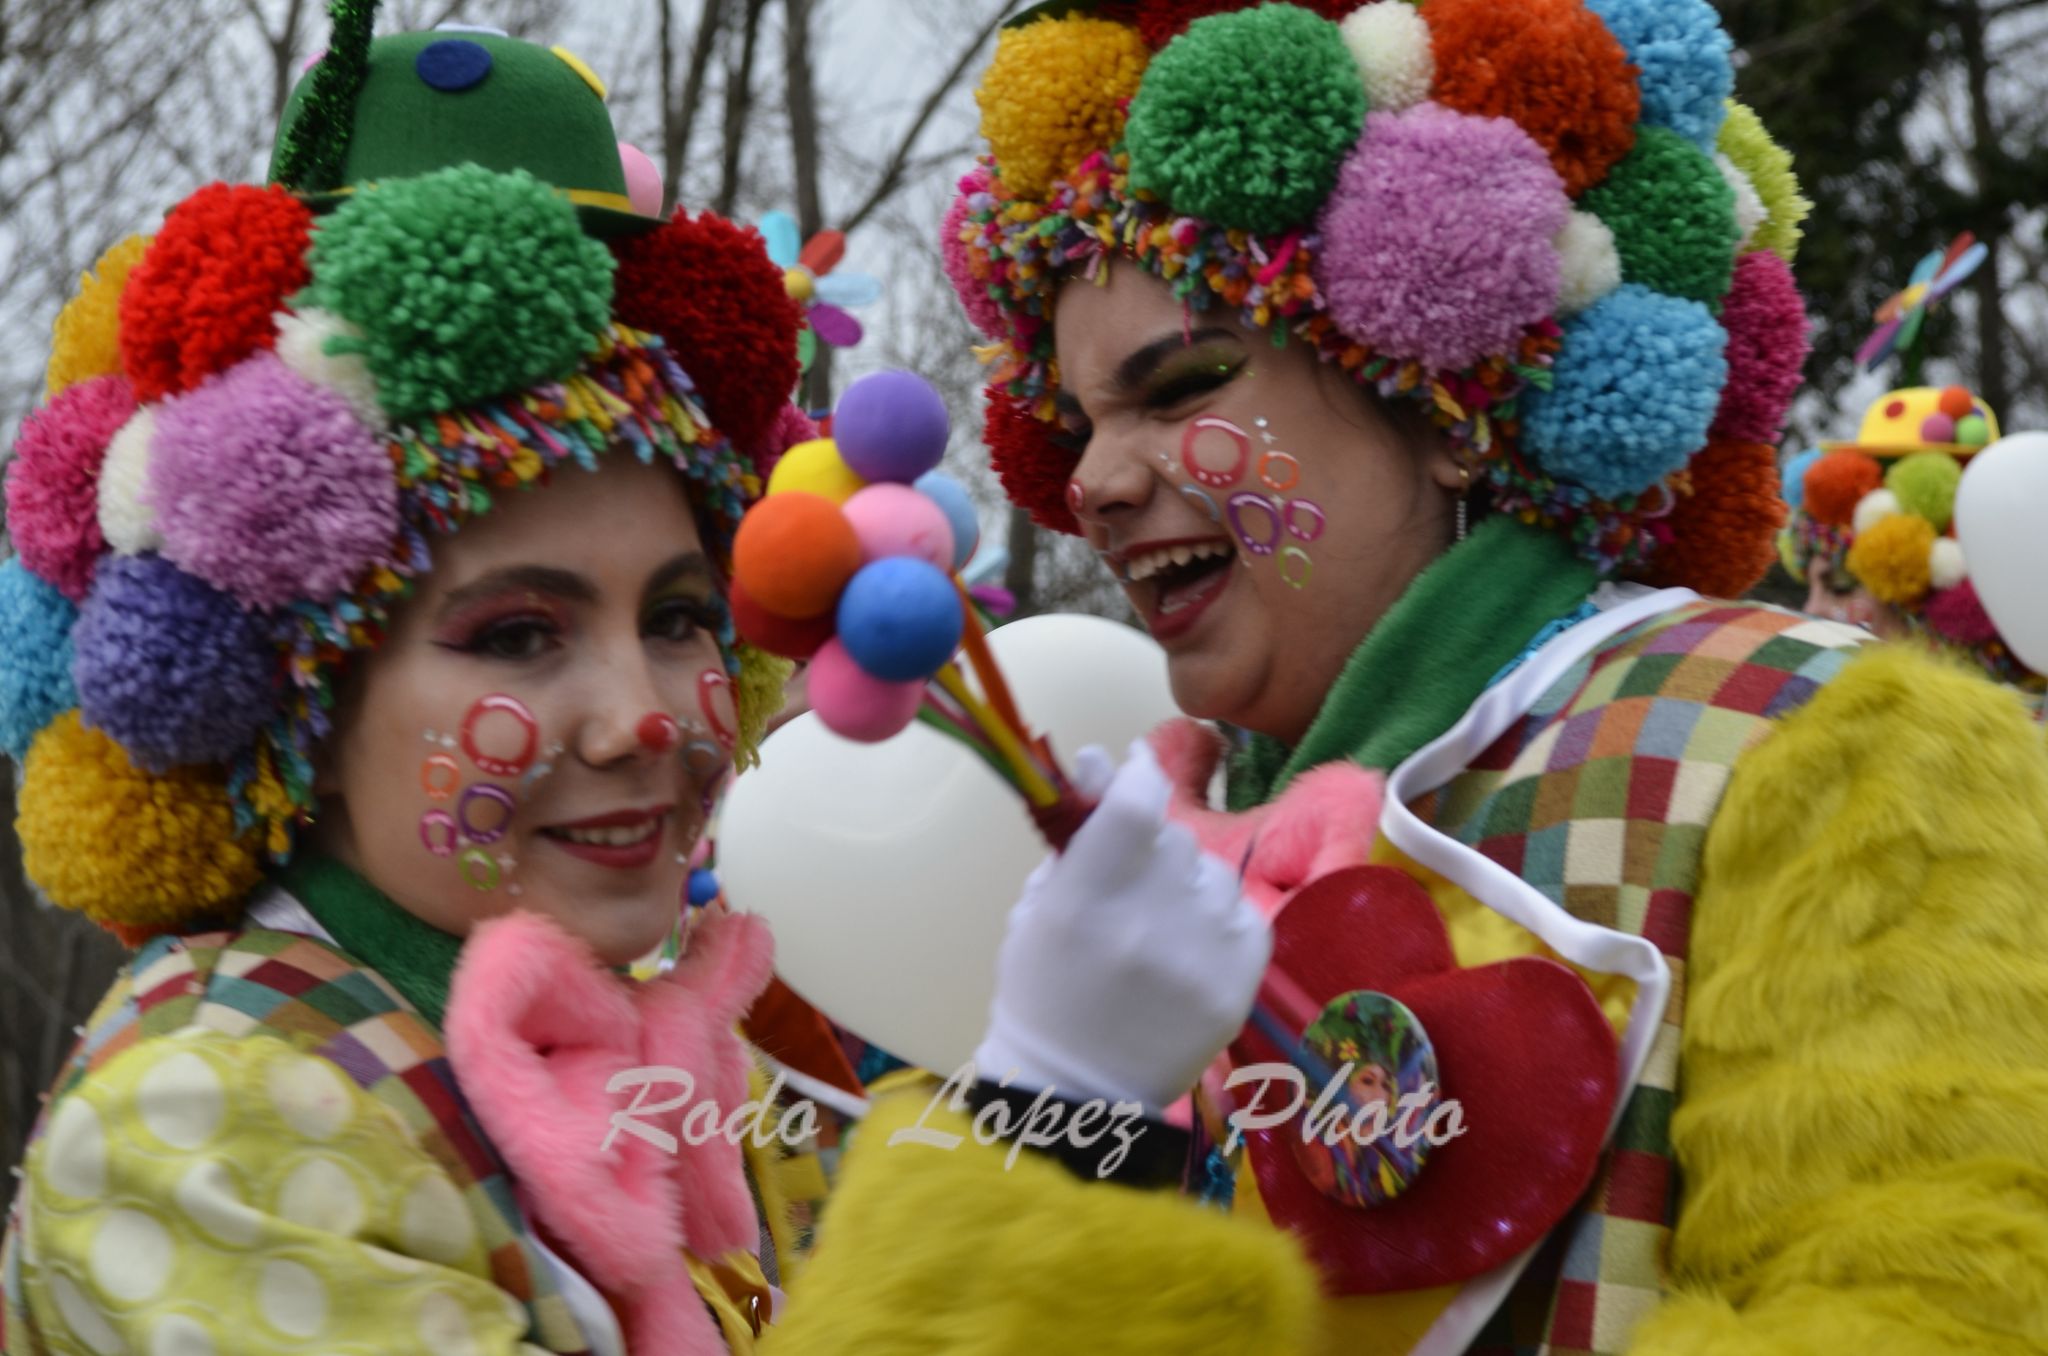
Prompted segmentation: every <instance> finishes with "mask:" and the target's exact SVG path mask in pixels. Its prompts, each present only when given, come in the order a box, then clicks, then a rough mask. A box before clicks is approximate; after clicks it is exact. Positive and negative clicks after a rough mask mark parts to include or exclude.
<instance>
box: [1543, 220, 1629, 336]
mask: <svg viewBox="0 0 2048 1356" xmlns="http://www.w3.org/2000/svg"><path fill="white" fill-rule="evenodd" d="M1557 255H1558V286H1557V313H1558V314H1559V315H1576V314H1577V313H1578V312H1580V311H1583V310H1585V309H1586V308H1587V307H1588V306H1591V305H1592V304H1593V303H1594V302H1596V301H1598V300H1600V298H1602V297H1604V296H1606V295H1607V294H1608V293H1609V292H1612V291H1613V290H1614V289H1615V288H1617V287H1619V286H1621V253H1620V252H1619V251H1618V250H1616V249H1615V248H1614V232H1612V231H1610V230H1608V229H1607V223H1606V222H1604V221H1602V220H1600V218H1598V217H1596V216H1594V215H1593V214H1592V213H1591V212H1574V213H1572V214H1571V218H1570V219H1569V220H1568V221H1566V222H1565V224H1564V229H1563V230H1561V231H1559V232H1558V233H1557Z"/></svg>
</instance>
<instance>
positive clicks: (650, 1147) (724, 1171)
mask: <svg viewBox="0 0 2048 1356" xmlns="http://www.w3.org/2000/svg"><path fill="white" fill-rule="evenodd" d="M773 963H774V943H773V941H772V940H771V938H770V937H769V934H768V927H767V925H766V924H765V923H763V922H762V921H761V920H760V919H759V918H756V917H753V916H751V915H747V914H727V913H724V912H722V911H711V912H707V913H706V914H704V915H702V916H700V917H699V918H698V920H697V923H696V928H695V931H694V932H693V933H692V934H691V937H690V946H689V951H688V954H686V955H685V956H684V957H683V959H682V961H681V963H680V964H678V965H677V966H676V968H675V969H674V970H673V971H671V972H670V973H669V974H667V975H665V976H663V977H662V978H660V979H657V980H654V981H652V982H651V983H647V984H636V983H633V982H631V981H628V980H623V979H621V978H619V977H618V976H616V975H614V974H612V973H610V972H609V971H607V970H606V969H605V968H604V966H603V965H602V963H601V962H599V960H598V959H597V957H596V956H595V955H594V954H593V953H592V952H591V951H590V949H589V948H588V947H587V946H585V945H584V943H583V942H582V941H580V940H578V939H577V938H575V937H573V936H571V935H570V934H569V933H568V932H566V931H565V930H563V929H562V928H561V927H560V926H559V925H558V924H556V923H554V922H553V921H551V920H549V919H546V918H542V917H540V916H538V915H535V914H530V913H511V914H507V915H505V916H504V917H501V918H496V919H492V920H491V921H490V922H487V923H484V924H481V925H480V926H478V927H477V928H476V930H475V931H474V932H473V933H471V935H470V937H469V940H468V942H467V943H466V944H465V945H464V946H463V949H462V957H461V960H460V961H459V962H458V963H457V965H456V968H455V977H454V982H453V986H452V988H451V990H450V994H449V1001H448V1015H447V1024H446V1025H447V1042H448V1057H449V1060H450V1062H451V1063H452V1064H453V1065H454V1067H455V1071H456V1076H457V1078H458V1079H459V1081H460V1083H461V1085H462V1091H463V1095H464V1096H465V1097H467V1098H468V1100H469V1104H470V1106H471V1107H472V1108H474V1109H475V1112H476V1115H477V1119H478V1120H479V1121H481V1122H482V1124H483V1127H484V1130H485V1132H486V1133H488V1134H489V1135H490V1137H491V1139H492V1140H493V1141H494V1142H495V1143H496V1144H497V1146H498V1149H499V1152H500V1153H502V1154H503V1155H504V1158H505V1162H506V1164H507V1166H508V1167H510V1169H511V1171H512V1175H513V1177H514V1179H515V1180H516V1181H517V1182H518V1184H519V1189H520V1193H521V1196H522V1198H523V1201H524V1204H525V1205H526V1208H527V1209H528V1210H529V1211H530V1212H531V1213H532V1215H533V1216H534V1217H535V1219H536V1220H537V1221H538V1222H539V1224H540V1226H541V1227H542V1229H543V1230H545V1231H546V1233H547V1235H548V1236H549V1237H550V1238H551V1239H553V1240H555V1241H557V1242H559V1243H560V1244H562V1245H563V1246H564V1247H565V1248H566V1249H567V1251H568V1252H569V1254H570V1256H571V1258H572V1260H573V1261H574V1262H575V1264H576V1265H577V1267H578V1268H579V1269H580V1270H582V1271H583V1273H584V1274H585V1275H586V1276H588V1277H589V1278H590V1279H591V1280H592V1281H594V1282H595V1283H596V1284H597V1285H598V1287H599V1288H600V1289H601V1290H603V1291H604V1292H605V1294H606V1296H607V1298H609V1299H610V1300H611V1301H612V1304H613V1307H614V1308H615V1309H617V1310H618V1311H619V1313H620V1316H621V1318H622V1320H623V1322H624V1325H625V1329H626V1337H627V1348H628V1350H630V1351H633V1352H635V1353H663V1354H664V1356H700V1354H701V1356H713V1353H723V1352H724V1351H725V1343H724V1340H723V1339H722V1338H721V1336H720V1335H719V1332H718V1327H717V1324H716V1323H715V1322H714V1321H713V1319H712V1317H711V1315H710V1313H709V1312H708V1311H707V1310H706V1309H705V1307H704V1305H703V1304H702V1303H701V1302H700V1301H699V1300H698V1298H697V1293H696V1290H695V1289H694V1288H693V1287H692V1285H691V1283H690V1274H689V1270H688V1268H687V1266H686V1265H685V1262H684V1258H683V1254H684V1251H685V1249H687V1250H688V1251H689V1252H690V1253H691V1254H692V1255H694V1256H696V1257H697V1258H699V1259H700V1260H703V1261H716V1260H717V1259H718V1258H720V1257H721V1256H724V1255H726V1254H729V1253H731V1252H733V1251H735V1250H744V1251H747V1252H753V1251H754V1250H755V1249H756V1248H757V1247H758V1244H759V1238H760V1235H759V1226H758V1222H757V1220H756V1219H755V1215H754V1206H753V1199H752V1196H751V1195H750V1193H749V1192H748V1190H747V1182H746V1169H745V1165H744V1163H743V1162H742V1159H741V1150H740V1147H739V1145H738V1144H736V1143H728V1142H727V1140H726V1137H725V1136H724V1135H723V1134H717V1135H712V1136H710V1137H709V1138H707V1139H705V1141H704V1142H703V1143H700V1144H693V1143H690V1142H689V1141H688V1140H687V1139H685V1140H682V1141H680V1142H679V1143H678V1145H677V1149H676V1152H675V1153H674V1154H670V1153H667V1152H665V1151H664V1150H663V1149H661V1148H660V1147H658V1146H656V1145H654V1144H651V1143H649V1142H647V1141H646V1140H643V1139H641V1138H638V1137H636V1136H634V1135H632V1134H626V1133H621V1134H617V1135H615V1136H613V1138H612V1143H611V1145H610V1147H609V1148H606V1147H605V1140H606V1136H607V1135H608V1134H610V1133H611V1115H612V1113H613V1112H614V1111H616V1110H622V1109H624V1107H625V1106H626V1105H627V1098H626V1097H625V1096H624V1095H623V1094H621V1093H613V1092H607V1091H606V1086H605V1085H606V1083H607V1082H608V1081H609V1080H610V1079H611V1078H612V1077H613V1076H614V1075H615V1074H618V1073H620V1072H622V1071H624V1070H627V1069H633V1068H641V1067H647V1066H654V1065H663V1066H669V1067H672V1068H676V1069H681V1070H685V1071H687V1072H688V1073H689V1074H690V1075H691V1077H692V1078H693V1079H694V1080H695V1086H694V1088H693V1089H692V1090H691V1094H690V1105H693V1106H694V1105H695V1104H697V1103H699V1102H705V1101H708V1102H711V1103H712V1104H714V1105H715V1106H716V1107H718V1108H719V1114H720V1117H721V1119H722V1118H723V1116H725V1115H727V1114H730V1113H731V1111H732V1110H733V1109H734V1108H736V1107H738V1106H739V1105H740V1104H741V1103H743V1102H744V1101H745V1100H746V1099H747V1095H748V1094H747V1075H748V1071H749V1067H750V1062H749V1057H748V1054H747V1051H746V1047H745V1045H744V1043H743V1042H742V1041H741V1039H740V1037H739V1036H738V1034H737V1033H736V1031H735V1030H734V1024H735V1023H736V1022H737V1021H738V1020H739V1018H740V1017H741V1015H742V1014H744V1013H745V1012H746V1010H747V1009H748V1007H750V1006H751V1005H752V1003H753V1001H754V999H755V997H756V996H758V995H759V994H760V992H761V990H762V988H763V987H764V986H765V985H766V984H767V982H768V977H769V972H770V970H771V968H772V966H773ZM656 1104H658V1102H652V1101H651V1102H650V1105H656ZM683 1114H684V1113H682V1112H678V1113H677V1120H678V1121H679V1120H680V1119H681V1117H682V1115H683ZM663 1124H664V1125H665V1126H673V1125H674V1124H676V1122H675V1121H669V1120H668V1119H667V1118H666V1117H664V1118H663Z"/></svg>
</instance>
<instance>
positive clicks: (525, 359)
mask: <svg viewBox="0 0 2048 1356" xmlns="http://www.w3.org/2000/svg"><path fill="white" fill-rule="evenodd" d="M308 258H309V260H310V262H311V264H312V268H313V281H312V283H311V285H310V286H308V287H307V288H306V290H305V291H304V292H303V293H301V294H300V296H299V297H298V298H296V299H295V303H294V304H295V305H297V306H299V307H300V308H302V309H303V307H305V306H317V307H320V308H321V309H323V310H327V311H331V312H333V313H334V314H336V315H339V316H341V317H342V318H343V319H344V320H347V321H348V322H349V323H350V324H352V325H354V326H355V327H356V328H357V329H359V330H361V331H362V337H361V338H360V339H335V340H330V341H329V347H330V349H331V351H333V352H335V353H343V352H348V353H360V354H361V355H362V357H363V360H364V362H365V363H366V364H367V365H368V366H369V369H370V373H371V375H372V376H374V377H375V378H376V380H377V403H378V404H379V405H380V406H382V407H383V409H384V412H385V413H386V414H387V415H389V416H390V417H391V418H392V419H393V420H395V421H398V422H404V421H407V420H411V419H416V418H418V417H419V416H421V415H425V414H431V413H433V412H435V411H439V410H450V409H457V408H461V407H463V406H467V405H474V404H477V403H478V402H480V401H484V400H488V399H490V398H491V397H493V396H501V395H509V394H511V393H512V392H515V391H520V390H524V389H525V388H527V387H529V386H535V385H538V384H539V383H541V382H544V381H549V380H553V379H557V378H561V377H565V376H567V375H569V374H570V373H571V372H573V371H575V369H576V367H577V365H578V364H579V363H581V362H582V361H583V359H584V358H585V357H586V356H587V355H588V354H589V353H590V352H591V350H592V348H593V347H595V345H596V343H597V340H598V338H599V337H600V336H601V335H602V334H603V333H604V331H605V329H606V327H607V326H608V325H609V324H610V323H611V306H612V270H613V268H614V264H613V260H612V255H611V251H609V250H607V249H606V248H605V247H604V246H603V245H602V244H600V243H599V242H597V241H596V240H593V239H591V238H590V237H589V236H586V235H585V234H584V233H583V231H582V228H581V227H580V226H579V225H578V223H577V220H576V209H575V208H574V207H573V206H571V205H570V203H569V201H568V200H567V199H566V198H563V197H561V196H559V195H558V194H557V193H556V192H555V191H554V190H553V189H552V188H550V187H548V186H547V185H546V184H543V183H541V182H540V181H539V180H538V179H535V178H534V177H533V176H532V175H530V174H527V173H526V172H524V171H523V170H515V171H513V172H512V173H510V174H498V173H495V172H493V171H491V170H487V169H484V168H482V167H480V166H477V165H458V166H455V167H454V168H452V169H445V170H438V171H436V172H435V173H432V174H423V175H420V176H419V177H418V178H413V179H394V180H390V181H388V182H385V183H382V184H377V185H374V186H371V187H368V188H365V189H363V190H362V191H360V192H359V193H357V194H356V195H355V196H354V197H352V198H350V199H349V200H348V202H346V203H344V204H343V205H342V206H341V207H340V208H339V209H338V210H336V211H335V212H334V214H333V215H331V216H329V217H327V218H326V219H325V220H324V221H323V222H322V223H321V224H320V226H319V228H318V229H317V230H315V231H314V233H313V247H312V250H311V252H310V254H309V255H308Z"/></svg>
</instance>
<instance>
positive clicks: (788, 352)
mask: <svg viewBox="0 0 2048 1356" xmlns="http://www.w3.org/2000/svg"><path fill="white" fill-rule="evenodd" d="M612 252H613V253H614V254H615V255H616V256H617V257H618V261H619V272H618V277H617V281H616V283H615V286H614V293H613V295H614V297H615V300H614V301H613V304H612V309H613V312H614V314H615V315H616V316H617V317H618V319H619V320H620V321H621V322H622V323H624V324H627V325H630V326H632V327H633V328H634V329H638V330H650V331H652V332H653V333H655V334H658V335H660V336H661V337H662V340H663V342H665V343H666V344H667V345H668V347H669V351H670V352H671V353H673V354H674V355H675V359H676V361H677V362H678V363H680V364H681V365H682V369H683V371H685V372H687V373H688V374H689V376H690V380H691V381H692V382H694V383H695V384H696V387H697V391H698V393H699V394H700V395H701V396H702V397H703V399H704V405H705V408H706V409H707V410H708V411H709V412H710V415H711V422H712V423H714V424H716V425H717V426H718V428H719V430H720V431H721V432H723V433H724V434H725V435H726V436H727V437H728V438H730V439H731V440H732V443H733V445H734V446H735V447H738V448H740V449H741V450H743V451H752V450H755V449H759V448H760V447H761V446H762V445H763V440H764V439H765V438H766V437H767V436H768V433H769V430H770V429H772V428H773V427H774V426H775V421H776V418H777V416H778V415H779V414H780V413H781V410H782V407H783V405H784V404H786V403H787V402H788V400H789V395H790V392H791V391H793V390H795V389H796V379H797V356H796V336H797V329H798V326H799V323H800V321H799V316H798V312H797V306H796V302H795V301H794V300H792V299H791V298H790V295H789V289H788V288H787V287H786V286H785V285H784V283H783V281H782V270H781V269H779V268H777V267H776V266H775V265H774V264H773V263H772V262H770V260H769V258H768V247H767V245H766V244H764V243H763V242H762V240H761V233H760V232H759V231H756V230H755V229H753V228H752V227H751V226H737V225H734V224H733V223H732V222H730V221H727V220H726V219H725V218H724V217H721V216H719V215H717V214H716V213H714V212H704V213H701V214H700V215H698V216H697V217H696V218H695V219H694V220H693V219H692V218H691V216H690V214H689V212H688V211H687V210H685V209H682V208H678V209H677V210H676V214H675V216H674V217H672V218H671V219H670V220H669V221H668V223H667V224H666V225H664V226H662V227H661V228H660V229H659V230H655V231H650V232H648V233H647V234H645V235H636V236H628V237H626V238H624V239H621V240H618V241H615V242H614V243H613V245H612Z"/></svg>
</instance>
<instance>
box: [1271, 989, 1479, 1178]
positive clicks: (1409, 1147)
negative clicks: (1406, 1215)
mask: <svg viewBox="0 0 2048 1356" xmlns="http://www.w3.org/2000/svg"><path fill="white" fill-rule="evenodd" d="M1301 1043H1302V1046H1303V1048H1305V1049H1307V1050H1311V1051H1313V1052H1314V1053H1315V1054H1316V1055H1317V1056H1318V1057H1319V1058H1321V1060H1322V1061H1323V1063H1324V1064H1326V1065H1327V1066H1329V1067H1330V1068H1331V1069H1333V1070H1335V1071H1337V1072H1338V1073H1340V1074H1342V1073H1344V1071H1345V1070H1346V1069H1347V1068H1348V1069H1349V1071H1350V1072H1349V1074H1348V1075H1347V1076H1346V1078H1345V1083H1344V1088H1343V1091H1344V1096H1345V1099H1346V1100H1347V1101H1348V1102H1349V1103H1350V1105H1349V1107H1348V1108H1347V1109H1346V1114H1345V1116H1344V1119H1343V1122H1342V1125H1341V1128H1333V1129H1331V1130H1330V1131H1328V1132H1326V1133H1324V1134H1320V1135H1310V1136H1309V1137H1308V1139H1307V1141H1306V1142H1304V1141H1303V1139H1302V1136H1301V1135H1299V1134H1290V1135H1287V1136H1286V1137H1285V1138H1286V1140H1287V1143H1288V1147H1290V1148H1291V1149H1292V1150H1293V1151H1294V1158H1295V1162H1296V1163H1297V1164H1298V1165H1299V1166H1300V1167H1301V1170H1302V1172H1303V1173H1305V1174H1307V1176H1308V1179H1309V1180H1310V1181H1311V1182H1313V1183H1314V1184H1315V1186H1316V1188H1317V1190H1319V1191H1321V1192H1322V1193H1323V1194H1324V1195H1325V1196H1328V1197H1330V1198H1331V1199H1332V1200H1335V1201H1341V1202H1342V1203H1344V1204H1345V1205H1349V1206H1354V1207H1357V1208H1359V1209H1370V1208H1371V1207H1373V1206H1375V1205H1384V1204H1385V1203H1386V1202H1388V1201H1390V1200H1392V1199H1393V1198H1394V1197H1396V1196H1398V1195H1400V1194H1401V1193H1402V1192H1403V1191H1405V1190H1407V1189H1408V1188H1409V1187H1410V1186H1411V1185H1413V1184H1414V1182H1415V1179H1416V1177H1417V1176H1418V1175H1419V1174H1420V1173H1421V1172H1422V1169H1423V1166H1424V1164H1425V1162H1426V1161H1427V1160H1428V1158H1429V1154H1430V1150H1431V1148H1432V1147H1433V1146H1432V1145H1431V1143H1430V1141H1429V1139H1428V1138H1427V1137H1425V1136H1424V1135H1423V1133H1422V1131H1423V1127H1424V1125H1425V1124H1426V1123H1427V1122H1428V1120H1429V1117H1430V1113H1431V1112H1432V1111H1434V1110H1435V1109H1436V1108H1437V1106H1438V1104H1439V1103H1440V1102H1441V1101H1442V1092H1441V1085H1440V1084H1439V1083H1438V1081H1437V1067H1436V1049H1435V1047H1434V1046H1432V1045H1431V1044H1430V1040H1429V1034H1428V1033H1427V1032H1425V1031H1424V1030H1423V1029H1422V1023H1421V1022H1419V1021H1417V1020H1416V1018H1415V1014H1414V1013H1413V1012H1410V1011H1409V1010H1408V1008H1407V1007H1406V1006H1404V1005H1403V1004H1401V1003H1399V1002H1397V1001H1395V1000H1394V999H1392V998H1389V997H1388V996H1387V995H1385V994H1383V993H1375V992H1373V991H1372V990H1370V989H1358V990H1354V991H1352V992H1350V993H1347V994H1341V995H1339V996H1338V997H1337V999H1336V1000H1335V1001H1334V1002H1332V1003H1331V1004H1330V1005H1329V1006H1328V1007H1326V1008H1324V1009H1323V1012H1322V1015H1321V1016H1320V1017H1318V1018H1317V1019H1316V1020H1315V1023H1314V1024H1313V1025H1312V1026H1310V1027H1309V1029H1308V1030H1307V1031H1306V1032H1304V1033H1302V1038H1301ZM1404 1098H1406V1099H1407V1105H1406V1106H1403V1105H1401V1101H1402V1099H1404ZM1332 1140H1334V1141H1335V1143H1331V1142H1330V1141H1332ZM1361 1141H1363V1142H1361Z"/></svg>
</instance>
